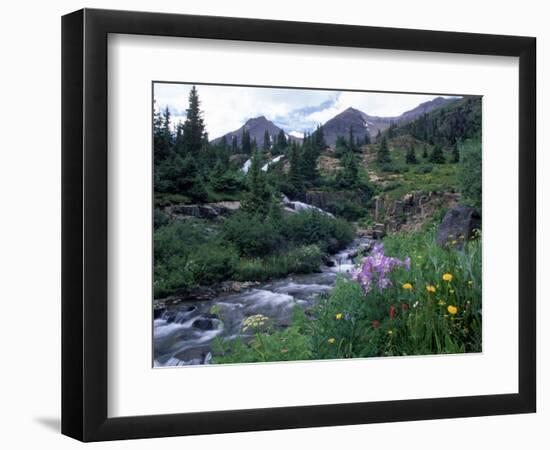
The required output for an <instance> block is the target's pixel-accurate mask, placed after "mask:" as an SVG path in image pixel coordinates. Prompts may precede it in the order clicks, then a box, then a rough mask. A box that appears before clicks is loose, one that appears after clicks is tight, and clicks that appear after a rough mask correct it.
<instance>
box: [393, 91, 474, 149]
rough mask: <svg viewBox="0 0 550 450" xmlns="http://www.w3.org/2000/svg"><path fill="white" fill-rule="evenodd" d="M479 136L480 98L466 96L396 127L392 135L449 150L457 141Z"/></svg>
mask: <svg viewBox="0 0 550 450" xmlns="http://www.w3.org/2000/svg"><path fill="white" fill-rule="evenodd" d="M480 132H481V97H478V96H467V97H464V98H462V99H458V100H456V101H453V102H451V103H448V104H446V105H444V106H443V107H441V108H438V109H436V110H434V111H431V112H429V113H427V114H424V115H422V116H420V117H419V118H417V119H415V120H413V121H411V122H407V123H404V124H402V125H399V126H398V127H397V128H396V130H395V134H396V135H406V134H410V135H411V136H414V137H415V138H417V139H420V140H422V141H426V142H429V143H431V144H439V145H443V146H448V147H450V146H452V145H453V144H454V143H455V142H456V141H457V140H465V139H469V138H472V137H475V136H476V135H477V134H479V133H480Z"/></svg>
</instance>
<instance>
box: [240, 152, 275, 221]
mask: <svg viewBox="0 0 550 450" xmlns="http://www.w3.org/2000/svg"><path fill="white" fill-rule="evenodd" d="M246 179H247V182H248V192H247V193H246V194H245V196H244V199H243V202H242V205H241V209H242V210H243V211H244V212H247V213H251V214H259V215H262V216H265V215H266V214H267V213H268V211H269V207H270V205H271V191H270V190H269V187H268V186H267V183H266V179H265V174H264V172H263V171H262V170H261V157H260V155H259V153H258V152H257V151H255V152H254V154H253V155H252V161H251V163H250V168H249V169H248V174H247V177H246Z"/></svg>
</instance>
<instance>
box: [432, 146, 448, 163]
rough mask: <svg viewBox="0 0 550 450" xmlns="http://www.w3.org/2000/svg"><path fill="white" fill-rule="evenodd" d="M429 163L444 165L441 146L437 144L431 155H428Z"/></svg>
mask: <svg viewBox="0 0 550 450" xmlns="http://www.w3.org/2000/svg"><path fill="white" fill-rule="evenodd" d="M430 162H432V163H435V164H444V163H445V156H444V155H443V147H441V145H439V144H437V145H435V146H434V148H433V150H432V154H431V155H430Z"/></svg>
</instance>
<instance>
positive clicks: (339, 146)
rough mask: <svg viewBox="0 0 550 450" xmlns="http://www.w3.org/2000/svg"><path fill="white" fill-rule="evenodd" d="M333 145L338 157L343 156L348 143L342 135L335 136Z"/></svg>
mask: <svg viewBox="0 0 550 450" xmlns="http://www.w3.org/2000/svg"><path fill="white" fill-rule="evenodd" d="M334 146H335V148H336V156H337V157H339V158H341V157H342V156H344V155H345V154H346V152H347V151H348V143H347V142H346V140H345V139H344V137H343V136H336V143H335V145H334Z"/></svg>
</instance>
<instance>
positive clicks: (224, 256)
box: [153, 222, 238, 297]
mask: <svg viewBox="0 0 550 450" xmlns="http://www.w3.org/2000/svg"><path fill="white" fill-rule="evenodd" d="M237 264H238V254H237V252H236V250H235V248H234V247H233V246H231V245H229V244H228V243H227V242H223V241H221V240H219V239H210V238H209V237H208V236H207V234H206V233H205V232H204V230H201V229H199V228H198V227H197V226H195V225H193V224H190V223H187V222H173V223H170V224H168V225H165V226H163V227H161V228H159V229H158V230H157V231H155V234H154V283H153V287H154V295H155V297H162V296H166V295H170V294H173V293H175V292H178V291H183V292H185V291H188V290H190V289H193V288H195V287H197V286H199V285H208V284H212V283H215V282H218V281H222V280H224V279H227V278H230V277H232V276H233V274H234V271H235V269H236V267H237Z"/></svg>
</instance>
